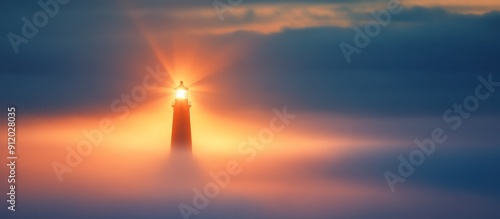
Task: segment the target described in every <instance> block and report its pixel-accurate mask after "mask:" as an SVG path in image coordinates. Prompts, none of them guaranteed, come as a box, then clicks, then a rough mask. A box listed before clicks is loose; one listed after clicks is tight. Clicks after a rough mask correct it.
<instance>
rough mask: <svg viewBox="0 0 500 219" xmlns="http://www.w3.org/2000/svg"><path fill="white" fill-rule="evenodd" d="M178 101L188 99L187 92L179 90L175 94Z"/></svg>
mask: <svg viewBox="0 0 500 219" xmlns="http://www.w3.org/2000/svg"><path fill="white" fill-rule="evenodd" d="M175 98H176V99H186V98H187V90H183V89H182V90H177V91H176V92H175Z"/></svg>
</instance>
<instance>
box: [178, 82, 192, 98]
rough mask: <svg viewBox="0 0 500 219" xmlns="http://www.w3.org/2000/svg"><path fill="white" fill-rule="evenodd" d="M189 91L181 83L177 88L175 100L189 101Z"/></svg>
mask: <svg viewBox="0 0 500 219" xmlns="http://www.w3.org/2000/svg"><path fill="white" fill-rule="evenodd" d="M188 89H189V88H187V87H186V86H184V82H182V81H181V84H180V85H179V86H177V87H176V88H175V99H187V98H188V97H187V95H188Z"/></svg>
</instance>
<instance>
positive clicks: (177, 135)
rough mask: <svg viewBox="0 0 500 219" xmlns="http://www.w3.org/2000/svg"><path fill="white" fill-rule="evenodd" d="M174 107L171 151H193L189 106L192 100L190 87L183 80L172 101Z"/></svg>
mask: <svg viewBox="0 0 500 219" xmlns="http://www.w3.org/2000/svg"><path fill="white" fill-rule="evenodd" d="M172 107H173V108H174V118H173V122H172V143H171V146H170V151H171V152H172V153H176V152H188V153H191V149H192V141H191V119H190V118H189V117H190V116H189V108H190V107H191V102H190V101H189V98H188V88H187V87H186V86H184V83H183V82H182V81H181V83H180V85H179V86H177V87H176V88H175V100H174V101H173V102H172Z"/></svg>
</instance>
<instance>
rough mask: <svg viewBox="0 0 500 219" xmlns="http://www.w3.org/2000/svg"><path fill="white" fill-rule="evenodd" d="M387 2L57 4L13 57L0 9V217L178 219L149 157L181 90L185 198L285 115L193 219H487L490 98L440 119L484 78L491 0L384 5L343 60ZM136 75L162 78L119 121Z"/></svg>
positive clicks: (173, 183) (494, 52)
mask: <svg viewBox="0 0 500 219" xmlns="http://www.w3.org/2000/svg"><path fill="white" fill-rule="evenodd" d="M223 2H224V1H223ZM387 2H388V1H387V0H371V1H368V0H352V1H349V0H313V1H305V0H292V1H279V0H275V1H263V0H253V1H246V0H244V1H243V2H242V4H241V5H238V6H235V7H234V8H233V9H232V10H228V11H226V12H224V14H223V15H224V19H223V20H221V19H220V18H219V16H218V14H217V11H216V10H215V9H214V6H213V2H212V1H200V0H193V1H172V0H145V1H139V0H128V1H111V0H110V1H76V0H72V1H70V2H69V3H68V4H66V5H61V6H60V9H59V12H58V13H57V14H56V15H55V16H54V17H51V18H50V19H49V22H48V24H47V25H46V26H44V27H42V28H40V29H39V30H38V33H37V34H36V36H35V37H33V38H32V39H29V43H27V44H22V45H20V46H19V53H17V54H16V53H15V52H14V50H13V48H12V45H11V44H10V42H9V40H8V38H7V34H8V33H9V32H13V33H16V34H20V33H21V27H22V25H23V21H22V20H21V18H22V17H23V16H26V17H28V18H29V19H31V18H32V16H33V14H35V13H36V12H37V11H39V10H40V6H38V4H37V3H36V2H35V1H33V2H26V1H24V2H21V1H15V0H5V1H2V3H0V27H1V29H0V30H1V35H2V36H4V37H2V40H0V56H1V58H0V77H1V80H0V103H1V109H4V110H5V109H6V108H7V107H8V106H11V105H14V106H17V108H18V130H19V131H18V133H19V134H18V138H19V139H18V140H19V142H18V148H19V149H18V153H19V154H20V155H19V156H20V157H21V159H20V161H19V166H18V168H19V176H18V177H19V187H20V188H19V192H20V194H19V195H18V196H19V197H18V198H19V204H18V208H19V209H18V212H16V213H15V214H11V213H9V212H7V211H6V203H5V202H2V203H3V204H1V205H0V207H2V209H1V210H0V215H2V218H34V217H37V218H38V217H42V218H117V217H118V218H182V217H181V216H180V214H179V211H178V209H177V205H178V204H179V203H180V202H185V201H186V200H187V201H189V198H190V195H191V193H190V189H191V187H189V186H183V185H182V184H183V183H182V182H179V181H177V180H175V179H173V178H175V177H173V175H172V173H170V169H169V168H171V166H172V163H168V162H167V161H166V160H168V153H169V142H170V132H171V123H172V107H171V105H170V103H171V100H172V99H173V88H174V87H175V86H176V85H177V84H178V83H179V81H181V80H183V81H184V82H185V84H186V85H187V86H189V87H190V99H191V101H192V104H193V107H192V108H191V113H192V127H193V143H194V146H193V147H194V157H195V158H194V159H195V161H194V163H195V166H196V167H197V169H198V170H197V173H196V174H194V175H197V174H199V178H196V180H194V182H193V184H195V185H196V186H199V185H203V184H204V183H206V182H207V181H208V180H209V179H208V178H207V176H206V175H207V173H208V172H210V171H217V170H219V169H221V168H223V167H224V165H225V163H226V161H229V160H232V159H236V160H240V161H241V162H245V161H244V158H245V157H243V158H242V157H241V156H239V155H238V154H237V147H238V145H239V144H240V143H241V142H242V141H245V140H246V139H247V137H248V136H255V135H257V133H258V132H259V130H260V129H262V128H265V127H267V126H268V122H269V120H270V119H271V118H272V117H273V112H272V109H273V108H278V109H282V107H283V106H286V107H287V109H288V111H289V112H290V113H293V114H296V115H297V118H296V119H294V120H293V121H292V122H291V124H290V125H289V126H287V128H286V130H285V131H283V132H280V133H278V134H276V137H275V139H274V140H273V142H271V143H270V144H269V147H268V148H267V149H266V150H264V151H261V152H259V154H258V156H257V158H256V159H255V161H253V162H251V163H246V164H245V165H244V167H243V169H244V171H243V172H242V174H240V175H238V176H237V177H235V178H234V179H233V181H232V182H231V185H230V186H229V187H228V188H226V189H224V190H222V192H221V195H220V196H219V197H216V198H215V199H214V200H213V201H212V202H211V203H210V206H209V207H207V208H206V209H204V210H203V212H202V213H201V214H200V215H198V216H197V217H193V218H355V219H362V218H363V219H364V218H492V219H493V218H499V217H500V208H499V206H500V189H499V187H498V185H500V177H499V176H498V168H499V167H500V148H499V146H500V139H499V137H498V131H499V130H500V93H498V91H496V92H493V93H492V94H491V96H490V98H488V99H487V100H485V101H481V102H480V104H479V107H478V109H477V110H476V111H474V112H473V113H472V116H471V117H470V118H468V119H464V120H463V123H462V125H461V126H460V128H459V129H457V130H452V129H450V124H449V123H446V122H444V121H443V113H445V112H446V111H447V110H448V109H450V108H451V107H452V106H453V104H455V103H462V102H463V101H464V99H465V98H466V97H467V96H469V95H473V94H474V92H475V89H476V87H477V85H478V84H480V82H479V81H478V77H480V76H482V77H484V78H488V76H489V75H491V77H492V78H493V80H494V81H500V74H499V73H498V70H499V69H500V62H499V61H498V60H497V59H498V58H499V57H500V54H499V51H500V43H499V41H498V39H500V2H499V1H495V0H480V1H472V2H471V1H466V0H447V1H440V2H438V1H433V0H414V1H401V3H402V5H403V6H404V10H403V11H402V12H401V13H400V14H397V15H393V16H392V19H391V22H390V24H389V25H388V26H387V27H385V28H382V30H381V33H380V35H378V36H376V37H374V38H372V40H371V42H370V44H369V45H368V46H367V47H366V48H363V49H362V52H361V53H360V54H355V55H353V56H352V62H351V63H350V64H349V63H347V62H346V59H345V58H344V55H343V54H342V51H341V50H340V48H339V44H340V43H341V42H348V43H351V44H352V43H353V38H354V36H355V34H356V32H355V31H354V29H353V27H356V26H357V27H364V25H365V24H366V23H367V22H370V21H372V20H373V18H372V17H371V15H370V12H372V11H380V10H383V9H386V8H387ZM147 67H151V68H152V69H156V68H157V67H158V68H159V70H160V71H161V72H165V73H164V80H163V81H162V82H161V83H160V84H159V86H158V87H157V88H155V89H153V90H151V91H149V92H148V93H147V97H146V98H145V99H144V100H142V101H139V102H138V103H137V107H135V108H133V109H130V112H129V114H127V115H126V116H123V114H122V113H117V112H115V111H113V109H112V103H113V102H114V101H115V100H117V99H120V98H121V96H122V95H124V94H125V95H126V94H130V93H131V91H132V90H133V89H134V87H136V86H138V85H141V83H142V81H143V78H144V77H145V75H148V70H146V68H147ZM6 114H7V112H6V110H5V112H1V113H0V118H2V119H1V121H2V122H1V124H0V127H1V129H0V130H2V132H3V133H5V130H6V122H5V121H6ZM122 116H123V117H124V119H122V118H121V117H122ZM103 118H109V119H111V120H112V121H113V122H114V123H113V124H114V125H115V131H113V132H112V133H110V134H107V135H105V136H104V141H103V143H102V144H100V145H99V146H98V147H95V148H94V150H93V152H92V154H91V155H89V156H87V157H85V158H84V161H83V163H82V164H81V165H80V166H78V167H77V168H75V170H74V172H72V173H71V174H67V175H65V176H64V181H63V182H62V183H61V182H59V181H58V179H57V176H56V175H55V174H54V171H53V169H52V166H51V164H52V163H53V162H55V161H56V162H64V159H65V154H66V148H67V146H70V147H74V146H75V145H76V144H77V142H78V141H80V140H81V139H82V138H83V135H82V130H90V129H94V128H96V127H98V124H99V121H100V120H101V119H103ZM436 127H438V128H443V129H444V130H446V132H447V134H448V140H447V141H446V142H445V143H443V144H440V145H438V147H437V148H436V152H435V153H434V154H433V155H431V156H430V157H428V158H427V159H426V161H425V163H424V164H423V165H422V166H420V167H417V168H416V170H415V173H414V174H413V175H412V176H410V177H409V178H408V179H407V180H406V181H405V182H404V183H400V184H397V186H396V188H397V190H396V192H394V193H393V192H391V190H390V189H389V187H388V186H387V183H386V181H385V178H384V175H383V174H384V172H385V171H392V172H396V171H397V167H398V164H399V161H398V156H399V155H403V156H405V157H407V156H408V154H410V152H411V151H413V150H415V149H417V146H416V145H415V144H414V143H413V142H414V140H415V139H424V138H429V137H430V136H431V132H432V130H433V129H434V128H436ZM0 139H1V140H2V141H3V142H5V141H6V140H5V135H3V136H2V137H0ZM0 151H1V152H2V156H3V155H5V153H4V152H5V147H2V148H1V149H0ZM2 159H3V158H2ZM189 170H191V169H188V170H186V171H189ZM0 172H1V175H2V177H3V176H5V175H6V173H7V169H6V168H5V166H2V168H1V169H0ZM0 180H1V181H3V180H4V179H0ZM1 185H4V184H1ZM185 188H187V193H186V194H187V195H186V194H180V193H182V192H180V191H183V190H184V189H185ZM0 190H1V191H2V192H3V191H4V190H6V187H4V186H2V188H1V189H0ZM179 194H180V195H179ZM35 215H36V216H35ZM77 215H78V216H77ZM4 216H5V217H4Z"/></svg>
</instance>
